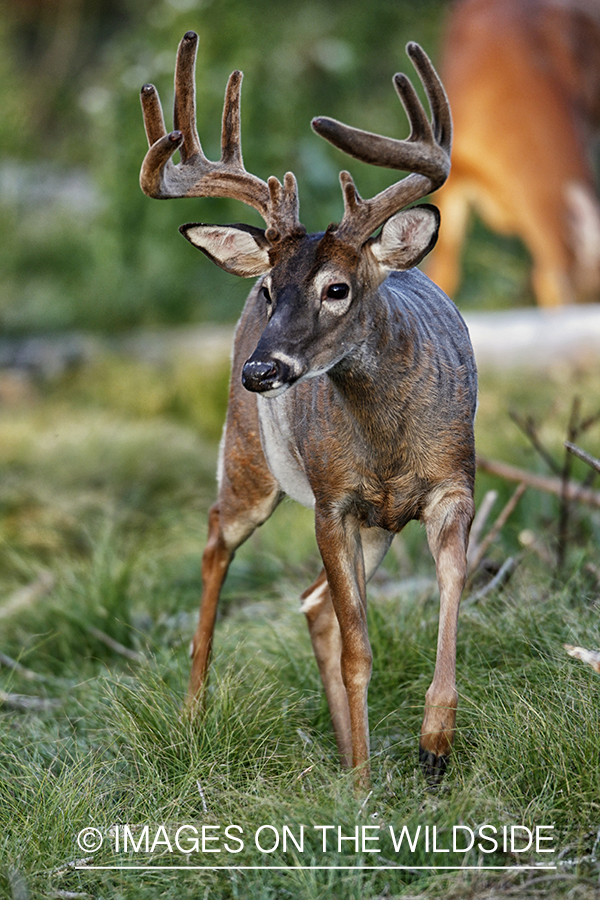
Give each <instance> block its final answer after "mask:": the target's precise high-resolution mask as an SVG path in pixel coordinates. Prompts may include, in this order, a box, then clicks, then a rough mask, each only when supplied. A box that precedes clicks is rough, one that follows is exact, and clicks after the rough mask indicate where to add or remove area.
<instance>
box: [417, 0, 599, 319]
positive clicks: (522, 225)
mask: <svg viewBox="0 0 600 900" xmlns="http://www.w3.org/2000/svg"><path fill="white" fill-rule="evenodd" d="M442 55H443V60H442V76H443V79H444V84H445V86H446V90H447V91H448V97H449V100H450V104H451V106H452V114H453V118H454V134H455V139H454V148H453V153H452V173H451V175H450V177H449V179H448V183H447V184H446V185H445V187H444V189H443V190H442V191H441V192H440V194H439V197H438V198H437V199H438V203H439V206H440V211H441V214H442V219H443V223H444V227H443V230H442V233H441V235H440V241H439V243H438V245H437V247H436V249H435V252H434V253H433V255H432V258H431V261H430V265H429V267H428V270H427V271H428V274H429V276H430V277H431V278H432V279H433V280H434V281H435V282H436V284H439V286H440V287H441V288H442V289H443V290H444V291H447V292H448V293H450V294H453V293H454V292H455V291H456V288H457V286H458V283H459V277H460V276H459V272H460V254H461V251H462V249H463V243H464V240H465V236H466V228H467V224H468V218H469V214H470V212H471V211H472V210H475V211H477V213H478V214H479V215H480V216H481V217H482V219H483V220H484V222H486V223H487V224H488V225H489V226H490V227H491V228H492V229H494V230H496V231H498V232H501V233H504V234H510V235H516V236H517V237H519V238H521V240H522V241H523V243H524V244H525V246H526V247H527V249H528V251H529V253H530V254H531V258H532V263H533V275H532V277H533V291H534V294H535V298H536V300H537V303H538V304H539V305H540V306H548V307H552V306H560V305H562V304H567V303H573V302H575V301H579V300H596V301H598V300H600V205H599V202H598V197H597V192H596V186H595V177H594V170H593V166H592V161H591V156H592V140H593V138H594V137H595V136H596V135H597V132H598V128H599V126H600V0H462V2H458V3H456V4H455V5H454V6H453V7H452V8H451V12H450V17H449V20H448V27H447V31H446V38H445V41H444V44H443V54H442Z"/></svg>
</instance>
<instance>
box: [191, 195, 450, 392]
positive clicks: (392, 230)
mask: <svg viewBox="0 0 600 900" xmlns="http://www.w3.org/2000/svg"><path fill="white" fill-rule="evenodd" d="M438 227H439V215H438V213H437V210H436V209H435V207H432V206H426V205H422V206H418V207H415V208H413V209H408V210H404V211H403V212H400V213H398V214H397V215H395V216H392V217H391V218H390V219H389V220H388V221H387V222H386V223H385V224H384V227H383V229H382V231H381V233H380V234H379V235H378V236H377V237H375V238H370V239H369V240H368V241H367V242H366V243H365V244H364V245H363V246H362V247H360V248H359V249H358V250H357V249H356V248H355V247H353V246H352V245H351V244H349V243H347V242H345V241H343V240H341V239H340V238H339V237H337V236H336V233H335V229H333V228H331V229H328V231H326V232H325V234H322V233H321V234H311V235H307V234H305V233H304V234H302V233H299V234H295V235H292V236H289V237H287V238H286V239H284V240H283V241H279V242H276V243H275V244H273V245H270V243H269V241H268V240H267V238H266V236H265V232H264V231H262V229H258V228H248V227H247V226H216V225H215V226H213V225H184V226H183V227H182V229H181V231H182V233H183V234H184V235H185V237H186V238H187V239H188V240H189V241H190V242H191V243H192V244H194V246H196V247H198V248H199V249H200V250H202V251H203V252H204V253H206V255H207V256H209V257H210V258H211V259H212V260H213V261H214V262H216V263H217V265H219V266H220V267H221V268H223V269H225V270H226V271H228V272H232V273H234V274H236V275H242V276H245V277H250V276H256V275H262V276H263V277H262V281H261V283H260V288H259V300H260V302H262V303H263V304H264V308H265V313H266V317H267V319H268V321H267V325H266V327H265V329H264V331H263V333H262V335H261V337H260V340H259V342H258V344H257V346H256V349H255V351H254V353H253V354H252V355H251V356H250V358H249V359H248V360H247V361H246V363H245V365H244V368H243V372H242V382H243V384H244V387H245V388H246V389H247V390H249V391H255V392H257V393H261V394H263V395H265V396H268V397H272V396H277V395H278V394H280V393H282V392H283V391H285V390H287V389H288V388H289V387H291V386H292V385H293V384H295V383H296V382H298V381H299V380H301V379H305V378H311V377H314V376H316V375H320V374H322V373H324V372H327V371H328V370H329V369H331V368H332V367H333V366H335V365H336V364H337V363H338V362H340V361H341V360H342V359H344V358H345V357H347V356H349V355H350V354H352V353H353V352H354V351H356V349H357V347H358V345H359V343H360V342H361V341H362V340H364V334H365V329H364V307H365V304H367V303H368V302H369V298H373V299H372V301H371V302H377V297H376V290H377V288H378V287H379V285H380V284H381V283H382V282H383V281H384V280H385V279H386V277H387V275H388V274H389V272H390V271H392V270H402V269H408V268H411V267H412V266H414V265H416V263H417V262H419V260H420V259H422V257H423V256H425V254H426V253H428V252H429V250H430V249H431V248H432V247H433V245H434V243H435V241H436V238H437V232H438Z"/></svg>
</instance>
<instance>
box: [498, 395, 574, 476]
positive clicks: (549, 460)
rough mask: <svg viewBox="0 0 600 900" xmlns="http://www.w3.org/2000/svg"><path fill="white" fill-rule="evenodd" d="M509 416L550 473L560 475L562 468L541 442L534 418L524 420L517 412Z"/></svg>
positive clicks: (510, 413) (511, 412) (529, 417)
mask: <svg viewBox="0 0 600 900" xmlns="http://www.w3.org/2000/svg"><path fill="white" fill-rule="evenodd" d="M508 414H509V416H510V418H511V419H512V420H513V422H514V423H515V425H517V426H518V427H519V428H520V429H521V431H522V432H523V434H524V435H525V436H526V437H527V438H529V440H530V442H531V445H532V447H533V448H534V450H537V452H538V453H539V455H540V456H541V457H542V459H543V460H544V462H545V463H546V465H547V466H548V467H549V469H550V471H551V472H554V474H555V475H560V474H561V468H560V466H559V465H558V463H557V462H556V460H555V459H554V457H553V456H552V454H551V453H550V452H549V450H546V448H545V446H544V445H543V443H542V441H541V440H540V437H539V435H538V433H537V428H536V425H535V422H534V421H533V419H532V417H531V416H527V418H526V419H522V418H521V416H520V415H519V413H517V412H515V411H514V410H511V411H510V412H509V413H508Z"/></svg>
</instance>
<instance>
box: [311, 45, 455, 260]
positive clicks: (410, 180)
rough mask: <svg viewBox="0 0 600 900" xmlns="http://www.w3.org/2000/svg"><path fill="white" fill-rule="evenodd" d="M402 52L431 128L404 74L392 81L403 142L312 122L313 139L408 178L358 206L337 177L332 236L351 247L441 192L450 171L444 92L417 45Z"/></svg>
mask: <svg viewBox="0 0 600 900" xmlns="http://www.w3.org/2000/svg"><path fill="white" fill-rule="evenodd" d="M406 51H407V54H408V56H409V57H410V59H411V61H412V63H413V65H414V67H415V69H416V71H417V74H418V75H419V78H420V80H421V82H422V83H423V86H424V88H425V91H426V93H427V97H428V100H429V105H430V107H431V122H430V121H429V119H428V118H427V115H426V113H425V110H424V109H423V106H422V104H421V101H420V100H419V98H418V96H417V93H416V91H415V89H414V87H413V86H412V84H411V82H410V81H409V79H408V78H407V77H406V75H404V74H397V75H395V76H394V86H395V88H396V91H397V93H398V96H399V98H400V100H401V102H402V105H403V106H404V109H405V111H406V114H407V117H408V120H409V123H410V126H411V133H410V136H409V137H408V138H406V139H405V140H396V139H394V138H389V137H383V136H382V135H378V134H372V133H371V132H368V131H362V130H360V129H358V128H352V127H350V126H349V125H345V124H343V123H342V122H338V121H336V120H335V119H329V118H325V117H322V118H317V119H313V122H312V127H313V129H314V130H315V131H316V132H317V134H319V135H320V136H321V137H323V138H325V139H326V140H328V141H329V142H330V143H332V144H333V145H334V146H336V147H338V149H340V150H343V151H344V152H345V153H348V154H349V155H350V156H353V157H355V158H356V159H359V160H361V161H362V162H367V163H370V164H371V165H376V166H383V167H385V168H389V169H403V170H404V171H408V172H410V174H409V175H408V176H407V177H406V178H404V179H402V180H401V181H400V182H397V183H396V184H394V185H392V186H391V187H389V188H386V190H384V191H381V193H379V194H377V196H376V197H373V198H372V199H370V200H362V199H361V198H360V196H359V194H358V192H357V190H356V188H355V186H354V182H353V181H352V178H351V176H350V175H349V174H348V173H347V172H343V173H341V175H340V180H341V182H342V190H343V193H344V217H343V219H342V221H341V222H340V224H339V225H338V227H337V229H336V234H337V235H338V236H339V237H342V238H343V239H344V240H347V241H348V242H350V243H355V244H362V243H364V241H366V240H367V238H368V237H369V236H370V235H371V234H373V232H374V231H375V230H376V229H377V228H379V226H380V225H382V224H383V223H384V222H385V221H386V220H387V219H388V218H389V217H390V216H391V215H393V214H394V213H395V212H398V210H400V209H402V208H403V207H404V206H407V205H408V204H409V203H414V202H415V201H416V200H419V199H420V198H421V197H424V196H425V195H426V194H429V193H431V191H433V190H436V189H437V188H438V187H440V186H441V185H442V184H443V183H444V181H445V180H446V178H447V177H448V173H449V171H450V147H451V143H452V119H451V116H450V107H449V104H448V99H447V97H446V94H445V91H444V88H443V86H442V83H441V81H440V79H439V77H438V75H437V72H436V71H435V69H434V68H433V66H432V64H431V62H430V60H429V58H428V56H427V54H426V53H425V51H424V50H423V49H422V48H421V47H420V46H419V45H418V44H416V43H414V42H411V43H410V44H408V45H407V48H406Z"/></svg>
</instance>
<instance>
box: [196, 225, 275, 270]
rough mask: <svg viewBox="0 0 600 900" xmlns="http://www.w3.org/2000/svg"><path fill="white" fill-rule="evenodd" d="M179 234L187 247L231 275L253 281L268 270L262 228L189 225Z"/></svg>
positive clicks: (265, 240)
mask: <svg viewBox="0 0 600 900" xmlns="http://www.w3.org/2000/svg"><path fill="white" fill-rule="evenodd" d="M179 230H180V232H181V233H182V235H183V236H184V237H186V238H187V239H188V241H189V242H190V244H193V245H194V247H197V248H198V249H199V250H202V252H203V253H206V255H207V256H208V258H209V259H212V261H213V262H215V263H216V264H217V265H218V266H220V267H221V268H222V269H225V271H226V272H231V274H232V275H241V276H242V278H256V277H257V276H258V275H264V274H265V273H266V272H268V271H269V270H270V269H271V268H272V266H271V262H270V260H269V247H270V244H269V242H268V241H267V239H266V237H265V233H264V231H263V230H262V228H255V227H254V226H252V225H193V224H192V225H182V226H181V228H180V229H179Z"/></svg>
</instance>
